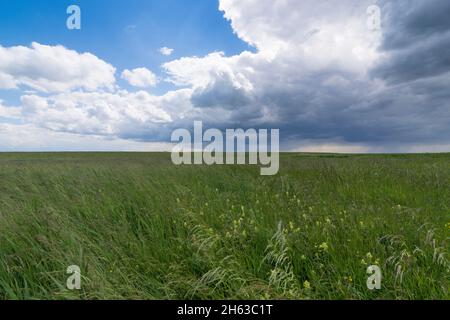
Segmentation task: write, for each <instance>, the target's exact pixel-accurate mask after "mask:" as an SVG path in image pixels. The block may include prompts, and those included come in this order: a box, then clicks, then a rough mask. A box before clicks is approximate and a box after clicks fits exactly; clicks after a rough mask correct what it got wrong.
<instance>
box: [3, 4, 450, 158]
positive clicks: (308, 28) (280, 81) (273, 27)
mask: <svg viewBox="0 0 450 320" xmlns="http://www.w3.org/2000/svg"><path fill="white" fill-rule="evenodd" d="M73 4H76V5H78V6H79V7H80V8H81V24H82V28H81V30H68V29H67V27H66V19H67V17H68V15H67V13H66V9H67V7H68V6H69V5H73ZM448 12H450V2H449V1H448V0H428V1H422V0H396V1H390V0H340V1H339V2H333V1H325V0H302V1H299V0H283V1H273V0H195V1H186V0H126V1H123V0H110V1H106V0H79V1H76V0H70V1H69V0H67V1H66V0H58V1H56V0H36V1H31V0H3V1H1V2H0V151H8V150H12V151H20V150H27V151H33V150H36V151H41V150H52V151H54V150H61V151H72V150H74V151H78V150H87V151H92V150H102V151H106V150H117V151H121V150H123V151H130V150H137V151H141V150H143V151H151V150H168V149H170V146H171V144H170V143H169V142H170V136H171V133H172V132H173V131H174V130H175V129H177V128H191V127H192V125H193V123H194V121H198V120H201V121H203V122H204V127H205V128H207V127H210V128H218V129H220V130H224V129H227V128H231V129H234V128H244V129H248V128H267V129H271V128H276V129H280V140H281V141H280V142H281V148H282V150H287V151H325V152H434V151H449V150H450V120H449V119H450V90H448V83H450V60H449V59H448V57H449V56H450V52H449V48H450V20H449V19H448ZM162 47H168V48H170V49H173V52H172V53H171V54H166V55H165V54H162V53H161V51H160V49H161V48H162ZM169 51H171V50H169Z"/></svg>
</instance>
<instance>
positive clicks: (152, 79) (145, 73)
mask: <svg viewBox="0 0 450 320" xmlns="http://www.w3.org/2000/svg"><path fill="white" fill-rule="evenodd" d="M122 79H124V80H126V81H127V82H128V83H129V84H131V85H132V86H135V87H138V88H149V87H154V86H155V85H156V84H157V83H158V78H157V77H156V75H155V74H154V73H153V72H151V71H150V70H148V69H147V68H136V69H133V70H131V71H130V70H128V69H126V70H124V71H123V72H122Z"/></svg>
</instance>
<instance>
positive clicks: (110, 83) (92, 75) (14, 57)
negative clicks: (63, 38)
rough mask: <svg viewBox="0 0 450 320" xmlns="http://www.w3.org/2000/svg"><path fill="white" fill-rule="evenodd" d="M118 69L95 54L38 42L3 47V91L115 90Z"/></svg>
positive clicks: (0, 58) (0, 73) (0, 65)
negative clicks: (26, 45)
mask: <svg viewBox="0 0 450 320" xmlns="http://www.w3.org/2000/svg"><path fill="white" fill-rule="evenodd" d="M114 73H115V68H114V67H113V66H111V65H110V64H108V63H106V62H104V61H103V60H101V59H99V58H97V57H96V56H94V55H93V54H91V53H78V52H76V51H74V50H69V49H66V48H65V47H63V46H47V45H42V44H39V43H36V42H33V43H32V44H31V47H24V46H15V47H6V48H5V47H2V46H0V89H12V88H17V87H19V86H26V87H29V88H32V89H35V90H38V91H42V92H64V91H69V90H75V89H84V90H87V91H94V90H98V89H101V88H107V89H112V88H113V87H114V83H115V77H114Z"/></svg>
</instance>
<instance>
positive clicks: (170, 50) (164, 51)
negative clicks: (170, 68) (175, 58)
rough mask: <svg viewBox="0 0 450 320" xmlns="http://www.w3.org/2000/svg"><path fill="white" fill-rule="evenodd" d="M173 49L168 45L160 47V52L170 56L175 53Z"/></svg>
mask: <svg viewBox="0 0 450 320" xmlns="http://www.w3.org/2000/svg"><path fill="white" fill-rule="evenodd" d="M173 51H174V50H173V49H172V48H168V47H162V48H160V49H159V53H161V54H162V55H163V56H170V55H172V53H173Z"/></svg>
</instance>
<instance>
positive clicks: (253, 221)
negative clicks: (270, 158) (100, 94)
mask: <svg viewBox="0 0 450 320" xmlns="http://www.w3.org/2000/svg"><path fill="white" fill-rule="evenodd" d="M449 233H450V154H423V155H337V154H300V153H292V154H282V155H281V161H280V172H279V174H278V175H276V176H271V177H264V176H260V174H259V167H258V166H237V165H236V166H174V165H173V164H172V162H171V160H170V154H168V153H3V154H0V299H449V298H450V296H449V291H448V290H449V283H450V282H449V260H448V253H449V246H448V244H449ZM70 265H78V266H79V267H80V269H81V281H82V282H81V290H74V291H71V290H68V289H67V288H66V280H67V277H68V276H69V275H68V274H66V269H67V267H68V266H70ZM370 265H377V266H379V267H380V269H381V271H382V284H381V290H373V291H371V290H369V289H368V288H367V284H366V282H367V278H368V276H369V275H368V274H367V273H366V271H367V267H368V266H370Z"/></svg>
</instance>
